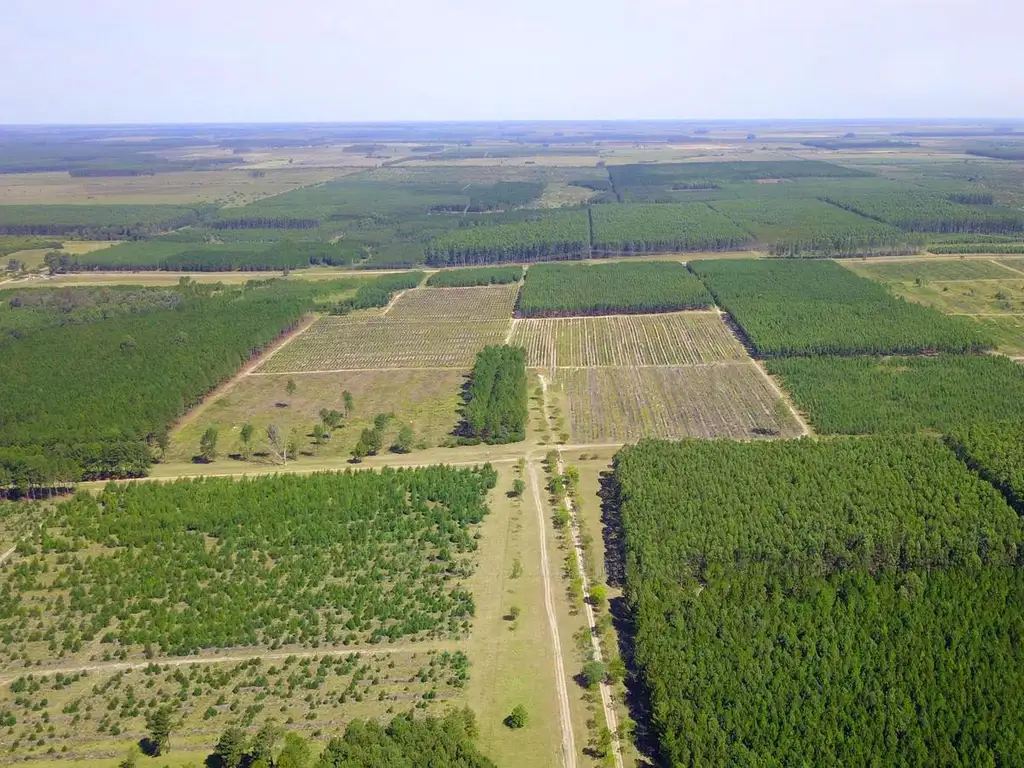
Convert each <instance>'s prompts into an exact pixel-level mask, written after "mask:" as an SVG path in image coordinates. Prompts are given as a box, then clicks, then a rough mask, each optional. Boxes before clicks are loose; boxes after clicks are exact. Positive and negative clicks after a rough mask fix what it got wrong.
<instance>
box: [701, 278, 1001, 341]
mask: <svg viewBox="0 0 1024 768" xmlns="http://www.w3.org/2000/svg"><path fill="white" fill-rule="evenodd" d="M689 266H690V268H691V269H692V270H693V271H694V272H695V273H696V274H697V276H698V277H700V278H701V280H703V281H704V283H705V284H706V285H707V286H708V288H709V289H710V290H711V293H712V295H713V296H714V297H715V300H716V302H717V304H718V305H719V306H721V307H722V308H723V309H724V310H725V311H727V312H728V313H729V315H730V316H731V317H732V319H733V321H734V322H736V323H737V324H738V325H739V327H740V329H741V330H742V332H743V333H744V334H745V335H746V337H747V339H748V340H749V342H750V344H751V346H752V347H753V349H754V351H755V352H756V353H757V354H758V355H761V356H763V357H778V356H787V355H854V354H907V353H917V352H932V351H944V352H975V351H981V350H984V349H987V348H989V347H991V346H992V344H991V341H990V340H989V338H988V334H987V333H986V332H985V330H984V329H983V328H982V327H981V326H979V325H978V324H977V323H974V322H972V321H971V320H968V319H965V318H954V317H947V316H945V315H943V314H941V313H939V312H937V311H936V310H934V309H930V308H928V307H924V306H921V305H920V304H913V303H910V302H908V301H905V300H903V299H900V298H895V297H893V296H891V295H890V294H889V293H888V292H887V291H886V289H885V288H884V287H883V286H882V285H879V284H878V283H875V282H873V281H871V280H868V279H867V278H863V277H860V276H858V275H855V274H854V273H853V272H851V271H849V270H847V269H845V268H844V267H842V266H840V265H838V264H836V263H834V262H830V261H809V260H787V261H778V260H771V261H768V260H760V261H755V260H752V259H751V260H743V261H739V260H737V261H693V262H690V265H689Z"/></svg>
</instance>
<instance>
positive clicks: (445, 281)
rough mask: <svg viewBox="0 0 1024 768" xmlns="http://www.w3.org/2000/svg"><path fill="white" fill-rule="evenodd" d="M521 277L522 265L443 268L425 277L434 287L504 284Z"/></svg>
mask: <svg viewBox="0 0 1024 768" xmlns="http://www.w3.org/2000/svg"><path fill="white" fill-rule="evenodd" d="M522 279H523V269H522V267H467V268H466V269H443V270H441V271H440V272H435V273H434V274H432V275H431V276H430V277H429V278H427V285H429V286H433V287H435V288H464V287H470V286H475V285H504V284H506V283H518V282H519V281H520V280H522Z"/></svg>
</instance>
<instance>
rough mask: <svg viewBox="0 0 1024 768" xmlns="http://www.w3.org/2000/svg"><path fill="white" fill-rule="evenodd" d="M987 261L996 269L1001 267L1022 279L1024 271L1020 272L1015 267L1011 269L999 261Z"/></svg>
mask: <svg viewBox="0 0 1024 768" xmlns="http://www.w3.org/2000/svg"><path fill="white" fill-rule="evenodd" d="M989 261H991V262H992V263H993V264H995V265H996V266H997V267H1002V268H1003V269H1008V270H1010V271H1011V272H1013V273H1014V274H1017V275H1020V276H1021V277H1024V271H1021V270H1019V269H1017V268H1016V267H1011V266H1010V265H1009V264H1003V263H1002V262H1001V261H996V260H995V259H989Z"/></svg>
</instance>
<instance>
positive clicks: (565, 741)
mask: <svg viewBox="0 0 1024 768" xmlns="http://www.w3.org/2000/svg"><path fill="white" fill-rule="evenodd" d="M526 466H527V470H529V473H530V491H531V492H532V493H533V504H534V506H535V507H536V508H537V522H538V524H539V530H540V570H541V580H542V581H543V582H544V609H545V611H546V612H547V615H548V628H549V629H550V630H551V645H552V646H553V650H554V654H555V686H556V687H557V688H558V718H559V720H560V721H561V724H562V760H563V763H564V765H565V768H576V741H575V739H574V737H573V733H572V718H571V716H570V714H569V690H568V688H567V687H566V684H565V664H564V663H563V661H562V642H561V640H560V638H559V636H558V618H557V617H556V616H555V603H554V598H553V597H552V595H551V569H550V568H549V565H548V542H547V534H546V532H545V523H544V503H543V500H542V499H541V495H540V483H539V482H538V481H537V464H536V463H535V462H534V461H533V460H532V459H531V460H530V461H529V462H528V463H527V465H526Z"/></svg>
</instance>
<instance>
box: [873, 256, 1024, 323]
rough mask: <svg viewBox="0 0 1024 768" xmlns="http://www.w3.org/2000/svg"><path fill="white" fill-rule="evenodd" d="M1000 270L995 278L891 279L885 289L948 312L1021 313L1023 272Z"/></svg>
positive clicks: (1023, 300)
mask: <svg viewBox="0 0 1024 768" xmlns="http://www.w3.org/2000/svg"><path fill="white" fill-rule="evenodd" d="M997 269H1001V268H1000V267H997ZM1003 274H1004V276H1003V277H1001V278H999V279H995V280H993V279H989V280H945V281H941V282H940V281H935V282H931V283H928V282H922V283H921V284H920V285H918V284H917V283H916V282H912V283H893V284H890V285H889V290H891V291H892V292H893V293H894V294H896V295H897V296H902V297H903V298H905V299H909V300H911V301H915V302H917V303H919V304H926V305H927V306H929V307H934V308H935V309H938V310H940V311H942V312H945V313H946V314H949V315H999V314H1024V275H1019V276H1016V277H1015V276H1014V274H1013V273H1012V272H1009V271H1007V270H1003Z"/></svg>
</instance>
